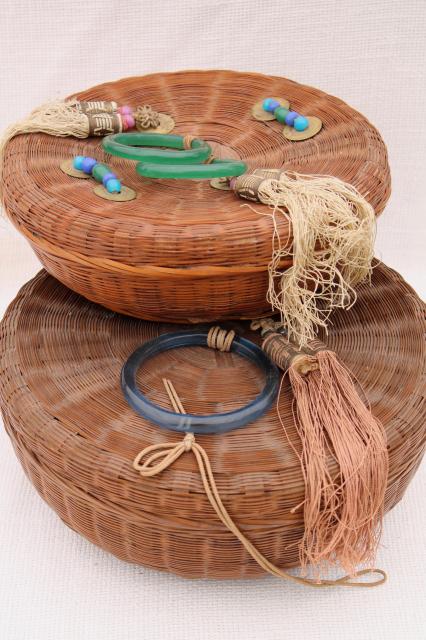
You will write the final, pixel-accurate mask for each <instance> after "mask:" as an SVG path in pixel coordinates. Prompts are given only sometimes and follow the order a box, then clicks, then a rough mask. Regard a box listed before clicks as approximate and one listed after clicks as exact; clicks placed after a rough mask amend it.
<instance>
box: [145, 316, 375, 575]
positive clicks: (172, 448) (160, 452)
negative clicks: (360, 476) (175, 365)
mask: <svg viewBox="0 0 426 640" xmlns="http://www.w3.org/2000/svg"><path fill="white" fill-rule="evenodd" d="M213 329H214V330H217V329H219V331H223V330H221V329H220V328H219V327H213ZM217 333H218V332H217V331H215V333H214V335H215V336H216V335H217ZM225 333H226V332H225ZM212 335H213V332H212ZM214 340H217V338H216V337H215V338H214ZM163 383H164V386H165V388H166V391H167V394H168V396H169V398H170V402H171V403H172V406H173V408H174V409H175V410H176V407H179V406H180V409H179V410H177V413H183V414H185V413H186V412H185V409H184V408H183V406H182V403H181V401H180V399H179V397H178V395H177V392H176V389H175V388H174V386H173V384H172V382H171V381H170V380H167V379H163ZM189 452H192V453H193V454H194V456H195V459H196V461H197V464H198V469H199V472H200V476H201V480H202V483H203V487H204V490H205V492H206V495H207V498H208V499H209V502H210V504H211V506H212V507H213V509H214V510H215V512H216V514H217V515H218V517H219V519H220V520H221V521H222V523H223V524H224V525H225V527H226V528H227V529H229V531H231V532H232V533H233V534H234V535H235V536H236V537H237V538H238V540H239V541H240V542H241V544H242V545H243V546H244V548H245V549H246V550H247V551H248V553H249V554H250V555H251V557H252V558H253V559H254V560H255V561H256V562H257V563H258V564H259V566H260V567H262V569H264V571H266V572H268V573H270V574H272V575H273V576H276V577H277V578H284V579H286V580H290V581H291V582H297V583H299V584H305V585H309V586H312V587H330V586H337V585H341V586H342V587H376V586H378V585H380V584H383V583H384V582H386V579H387V576H386V573H385V572H384V571H382V569H362V570H361V571H357V572H356V573H355V574H354V575H353V576H349V575H346V576H343V577H342V578H338V579H337V580H321V581H315V580H310V579H309V578H303V577H302V576H294V575H292V574H291V573H287V572H286V571H282V570H281V569H279V568H278V567H276V566H275V565H274V564H272V562H269V560H268V559H267V558H265V556H264V555H263V554H262V553H260V551H259V550H258V549H256V547H255V546H254V545H253V544H252V543H251V542H250V540H248V538H246V537H245V535H244V534H243V533H242V531H241V530H240V529H239V528H238V527H237V525H236V524H235V522H234V521H233V519H232V518H231V516H230V514H229V513H228V511H227V510H226V508H225V506H224V504H223V502H222V500H221V498H220V495H219V491H218V489H217V486H216V482H215V479H214V476H213V471H212V468H211V465H210V460H209V457H208V455H207V453H206V451H205V449H203V447H202V446H201V445H199V444H198V443H197V442H196V441H195V436H194V434H193V433H186V434H185V437H184V438H183V440H182V441H181V442H177V443H176V442H164V443H160V444H153V445H150V446H149V447H146V448H145V449H143V450H142V451H140V452H139V453H138V455H137V456H136V458H135V459H134V461H133V468H134V469H136V471H139V473H140V474H141V476H142V477H143V478H150V477H152V476H156V475H157V474H159V473H161V472H162V471H164V470H165V469H167V468H168V467H170V466H171V465H172V464H173V463H174V462H176V460H178V458H180V456H181V455H182V454H183V453H189ZM144 459H145V460H144ZM143 460H144V461H143ZM367 574H378V575H380V576H381V577H380V578H378V579H377V580H375V581H374V582H352V579H353V578H357V577H360V576H363V575H367Z"/></svg>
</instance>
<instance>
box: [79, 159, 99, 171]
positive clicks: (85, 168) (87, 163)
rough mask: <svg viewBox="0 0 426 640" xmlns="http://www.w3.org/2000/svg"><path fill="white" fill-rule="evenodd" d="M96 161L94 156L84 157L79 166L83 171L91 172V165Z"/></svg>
mask: <svg viewBox="0 0 426 640" xmlns="http://www.w3.org/2000/svg"><path fill="white" fill-rule="evenodd" d="M97 163H98V161H97V160H95V158H84V160H83V162H82V163H81V168H82V169H83V171H84V173H87V174H91V173H92V169H93V167H94V166H95V164H97Z"/></svg>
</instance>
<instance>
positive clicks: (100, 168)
mask: <svg viewBox="0 0 426 640" xmlns="http://www.w3.org/2000/svg"><path fill="white" fill-rule="evenodd" d="M107 173H111V169H110V168H109V167H107V165H106V164H102V163H101V162H98V164H95V166H94V167H93V169H92V176H93V177H94V178H95V180H97V182H102V179H103V177H104V176H106V175H107Z"/></svg>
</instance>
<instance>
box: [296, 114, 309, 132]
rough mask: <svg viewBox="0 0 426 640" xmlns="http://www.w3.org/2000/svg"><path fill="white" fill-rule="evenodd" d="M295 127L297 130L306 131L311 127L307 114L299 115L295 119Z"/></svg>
mask: <svg viewBox="0 0 426 640" xmlns="http://www.w3.org/2000/svg"><path fill="white" fill-rule="evenodd" d="M293 127H294V128H295V129H296V131H305V130H306V129H307V128H308V127H309V122H308V119H307V118H305V116H298V117H297V118H295V120H294V123H293Z"/></svg>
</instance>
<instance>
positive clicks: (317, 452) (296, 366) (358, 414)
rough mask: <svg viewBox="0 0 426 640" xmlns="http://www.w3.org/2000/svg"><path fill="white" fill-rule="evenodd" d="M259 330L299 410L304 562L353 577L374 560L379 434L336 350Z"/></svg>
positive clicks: (382, 454)
mask: <svg viewBox="0 0 426 640" xmlns="http://www.w3.org/2000/svg"><path fill="white" fill-rule="evenodd" d="M264 333H265V335H266V334H267V337H266V338H265V340H264V343H263V348H264V349H265V351H266V352H267V353H268V355H269V356H270V357H271V358H272V359H273V360H274V361H275V362H276V363H277V365H278V366H280V367H281V368H282V369H284V370H285V371H288V375H289V379H290V382H291V386H292V389H293V393H294V398H295V403H296V407H297V408H296V415H295V420H296V426H297V430H298V433H299V436H300V440H301V444H302V451H301V454H300V455H299V453H298V452H296V453H297V454H298V455H299V457H300V461H301V466H302V470H303V475H304V480H305V487H306V492H305V500H304V502H303V503H302V504H303V509H304V524H305V531H304V536H303V539H302V540H301V542H300V547H299V552H300V562H301V565H302V567H304V568H306V566H307V565H308V564H311V565H313V567H314V568H315V570H316V572H317V573H318V575H319V573H320V571H321V570H322V569H325V568H326V567H327V565H330V564H340V565H341V567H342V568H343V569H344V570H345V571H347V572H348V573H349V574H351V575H353V574H354V573H355V571H356V567H357V565H359V564H368V565H369V564H371V563H372V562H373V560H374V557H375V554H376V551H377V546H378V543H379V540H380V534H381V525H382V519H383V515H384V499H385V491H386V486H387V478H388V452H387V448H386V438H385V433H384V429H383V427H382V425H381V424H380V423H379V422H378V421H377V420H376V419H375V418H374V416H373V415H372V414H371V412H370V410H369V409H368V408H367V407H366V406H365V404H364V402H363V401H362V399H361V398H360V396H359V394H358V392H357V390H356V388H355V385H354V381H353V378H352V376H351V374H350V372H349V371H348V369H347V368H346V367H345V366H344V365H342V364H341V363H340V362H339V361H338V358H337V356H336V354H335V353H334V352H332V351H328V350H327V349H326V347H325V345H322V344H321V343H319V341H314V342H312V343H310V344H309V347H308V348H307V349H304V350H303V351H300V350H298V348H297V347H296V346H295V345H293V344H291V343H289V342H288V340H287V338H286V337H284V336H283V335H282V334H279V333H276V332H275V331H274V330H272V331H271V330H267V331H265V332H264ZM333 461H334V462H335V463H337V467H338V469H337V471H335V472H334V471H333V466H334V465H333ZM301 506H302V505H297V506H295V507H294V509H293V511H296V510H297V509H298V508H299V507H301Z"/></svg>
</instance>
